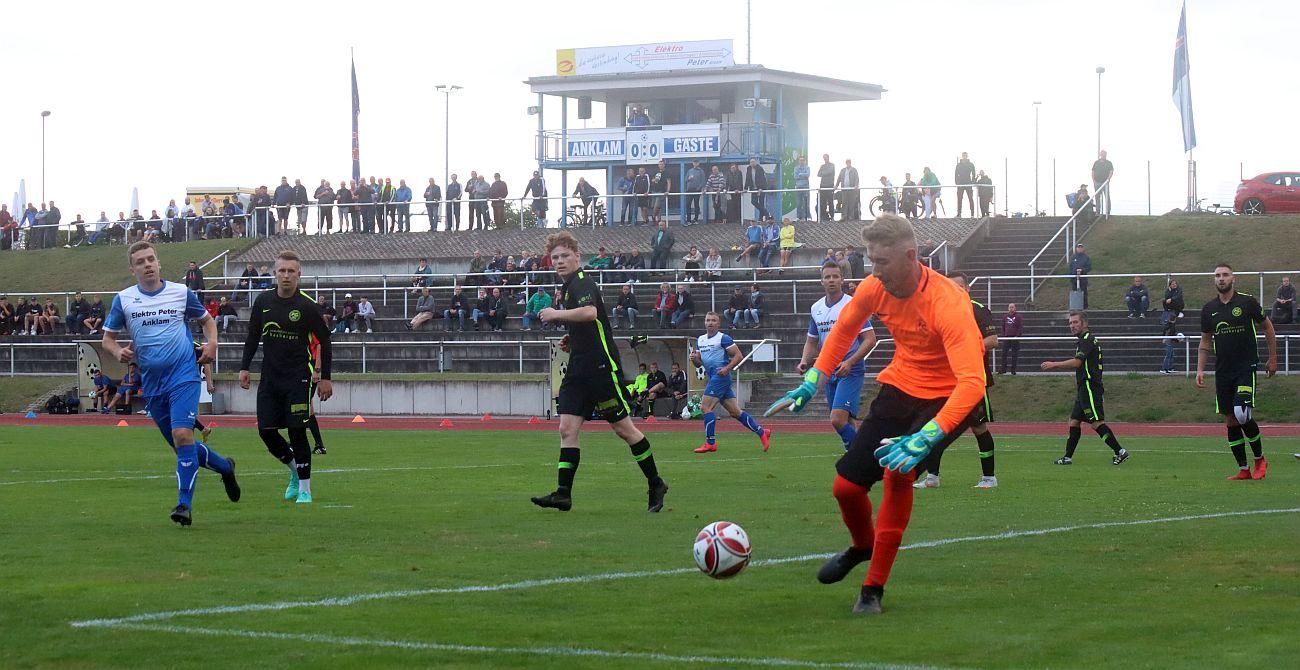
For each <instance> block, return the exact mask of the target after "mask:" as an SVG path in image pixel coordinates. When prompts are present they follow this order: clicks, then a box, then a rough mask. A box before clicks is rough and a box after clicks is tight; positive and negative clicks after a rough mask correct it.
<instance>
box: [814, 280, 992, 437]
mask: <svg viewBox="0 0 1300 670" xmlns="http://www.w3.org/2000/svg"><path fill="white" fill-rule="evenodd" d="M872 314H875V315H876V316H877V317H878V318H879V319H880V320H881V321H883V322H884V323H885V326H886V327H888V328H889V334H890V335H891V336H892V337H893V338H894V358H893V360H892V361H890V363H889V365H888V366H887V367H885V369H884V370H883V371H881V373H880V376H879V377H878V378H877V379H878V380H879V381H880V383H882V384H889V385H891V386H894V387H896V388H897V389H899V390H900V391H902V392H904V393H906V394H908V395H910V396H913V397H916V398H924V399H927V400H929V399H934V398H948V402H946V403H944V405H943V408H942V409H940V410H939V414H938V415H937V416H935V417H934V421H935V423H937V424H938V425H939V428H940V429H941V430H943V431H944V432H945V433H948V432H951V431H952V430H953V429H954V428H955V427H956V426H957V424H959V423H961V421H962V419H964V418H966V415H967V414H969V413H970V411H971V409H972V408H974V407H975V405H976V404H977V403H979V402H980V401H981V400H983V398H984V341H983V339H982V335H981V333H980V330H979V328H977V327H976V326H975V317H974V315H973V313H972V311H971V308H970V296H969V295H967V294H966V292H965V291H963V290H961V289H960V288H958V287H957V285H956V284H954V283H952V282H951V281H950V280H949V279H948V278H947V277H944V276H943V275H941V274H939V273H937V272H935V271H934V270H931V269H930V268H928V267H925V266H923V265H922V266H921V280H920V283H919V285H918V286H917V289H916V292H915V293H913V294H912V295H911V296H909V297H907V298H896V297H894V296H893V295H890V294H889V292H888V291H886V290H885V287H884V285H883V284H881V283H880V280H879V279H876V278H875V277H867V278H866V279H864V280H862V283H861V284H859V285H858V290H857V291H856V292H855V293H854V294H853V300H852V301H850V302H849V304H848V305H846V306H845V307H844V310H843V311H842V312H840V317H839V320H837V321H836V322H835V327H834V328H833V329H831V332H830V334H829V335H827V337H826V343H825V344H824V345H822V350H821V353H820V354H819V355H818V356H817V363H816V364H815V367H816V368H817V369H818V370H819V371H820V372H821V373H822V374H823V375H829V374H830V373H831V372H833V371H834V370H835V366H836V365H838V364H839V362H840V361H841V360H843V359H844V354H845V353H846V352H847V351H848V350H849V347H852V346H853V345H854V340H855V339H856V338H857V335H858V331H860V330H861V329H862V324H863V323H865V322H866V320H867V319H868V318H870V316H871V315H872Z"/></svg>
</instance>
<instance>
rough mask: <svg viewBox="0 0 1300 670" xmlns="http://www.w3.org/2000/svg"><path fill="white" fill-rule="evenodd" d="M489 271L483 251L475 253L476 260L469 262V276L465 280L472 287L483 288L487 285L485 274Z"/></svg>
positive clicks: (472, 259)
mask: <svg viewBox="0 0 1300 670" xmlns="http://www.w3.org/2000/svg"><path fill="white" fill-rule="evenodd" d="M486 271H487V260H486V259H484V258H483V252H482V251H475V252H474V258H471V259H470V261H469V274H470V275H471V276H469V277H466V278H465V283H466V284H469V285H470V286H482V285H483V284H485V283H487V282H486V278H485V277H484V276H483V273H484V272H486Z"/></svg>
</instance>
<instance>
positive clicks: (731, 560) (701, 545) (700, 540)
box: [695, 521, 751, 579]
mask: <svg viewBox="0 0 1300 670" xmlns="http://www.w3.org/2000/svg"><path fill="white" fill-rule="evenodd" d="M750 548H751V547H750V544H749V535H748V534H747V533H745V529H744V528H741V527H740V526H738V525H736V524H734V523H731V522H730V521H714V522H713V523H711V524H709V525H707V526H705V527H704V528H703V529H701V530H700V533H699V535H696V536H695V565H696V566H698V567H699V568H700V572H703V573H704V574H706V575H708V576H710V577H712V578H714V579H726V578H728V577H734V576H736V575H737V574H739V573H740V571H741V570H744V569H745V566H746V565H749V552H750Z"/></svg>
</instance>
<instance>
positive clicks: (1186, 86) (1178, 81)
mask: <svg viewBox="0 0 1300 670" xmlns="http://www.w3.org/2000/svg"><path fill="white" fill-rule="evenodd" d="M1191 69H1192V66H1191V64H1190V63H1189V62H1188V59H1187V3H1186V2H1184V3H1183V12H1182V14H1181V15H1180V16H1179V17H1178V38H1177V39H1176V40H1174V104H1175V105H1177V106H1178V113H1179V114H1180V115H1181V116H1182V120H1183V151H1191V150H1192V149H1195V148H1196V124H1195V123H1193V121H1192V78H1191Z"/></svg>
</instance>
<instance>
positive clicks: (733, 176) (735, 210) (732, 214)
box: [727, 163, 745, 223]
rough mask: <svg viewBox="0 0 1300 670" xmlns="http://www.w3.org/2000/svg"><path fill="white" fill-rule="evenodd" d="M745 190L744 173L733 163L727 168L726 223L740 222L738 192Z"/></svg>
mask: <svg viewBox="0 0 1300 670" xmlns="http://www.w3.org/2000/svg"><path fill="white" fill-rule="evenodd" d="M744 190H745V174H744V173H743V172H741V171H740V166H739V165H736V164H735V163H732V164H731V167H730V168H727V194H728V195H729V197H728V198H727V223H740V194H741V192H742V191H744Z"/></svg>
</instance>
